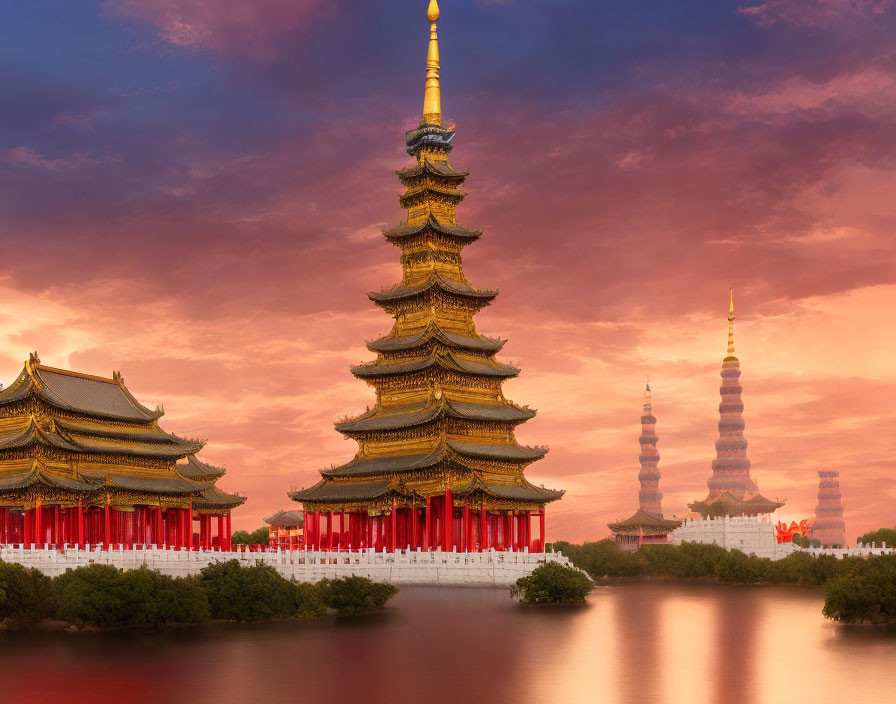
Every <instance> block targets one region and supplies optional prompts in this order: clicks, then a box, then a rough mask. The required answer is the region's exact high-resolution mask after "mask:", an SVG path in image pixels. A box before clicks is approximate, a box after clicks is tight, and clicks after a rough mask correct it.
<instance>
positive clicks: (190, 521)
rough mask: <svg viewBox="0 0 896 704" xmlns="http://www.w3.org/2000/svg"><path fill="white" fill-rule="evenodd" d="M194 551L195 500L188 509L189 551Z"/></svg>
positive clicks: (191, 501) (191, 500)
mask: <svg viewBox="0 0 896 704" xmlns="http://www.w3.org/2000/svg"><path fill="white" fill-rule="evenodd" d="M192 549H193V499H190V506H189V507H188V508H187V550H192Z"/></svg>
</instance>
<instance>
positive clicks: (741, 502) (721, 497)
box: [688, 290, 784, 518]
mask: <svg viewBox="0 0 896 704" xmlns="http://www.w3.org/2000/svg"><path fill="white" fill-rule="evenodd" d="M721 376H722V387H721V388H720V389H719V393H720V394H721V396H722V401H721V403H720V404H719V416H720V418H719V439H718V440H716V459H715V460H713V463H712V476H711V477H710V478H709V480H708V481H707V486H708V487H709V494H708V495H707V497H706V498H705V499H704V500H703V501H695V502H694V503H692V504H688V506H689V507H690V509H691V510H692V511H694V512H696V513H699V514H700V515H701V516H702V517H703V518H708V517H716V516H758V515H760V514H767V513H772V512H774V511H775V510H777V509H778V508H780V507H781V506H783V505H784V503H783V502H781V501H772V500H770V499H767V498H765V497H764V496H762V494H760V493H759V487H758V486H757V485H756V482H755V481H753V479H752V478H751V477H750V460H748V459H747V439H746V438H745V437H744V427H745V424H744V418H743V411H744V403H743V401H742V400H741V392H742V391H743V387H742V386H741V385H740V360H739V359H738V358H737V357H736V356H735V355H734V291H733V290H732V291H731V302H730V306H729V308H728V355H727V356H726V357H725V358H724V359H723V360H722V374H721Z"/></svg>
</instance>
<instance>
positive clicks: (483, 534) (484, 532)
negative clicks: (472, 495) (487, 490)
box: [479, 494, 488, 552]
mask: <svg viewBox="0 0 896 704" xmlns="http://www.w3.org/2000/svg"><path fill="white" fill-rule="evenodd" d="M487 548H488V514H486V512H485V495H484V494H483V496H482V499H481V501H480V503H479V552H482V551H483V550H486V549H487Z"/></svg>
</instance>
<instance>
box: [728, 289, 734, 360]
mask: <svg viewBox="0 0 896 704" xmlns="http://www.w3.org/2000/svg"><path fill="white" fill-rule="evenodd" d="M730 293H731V303H730V305H729V306H728V356H729V357H733V356H734V286H732V287H731V290H730Z"/></svg>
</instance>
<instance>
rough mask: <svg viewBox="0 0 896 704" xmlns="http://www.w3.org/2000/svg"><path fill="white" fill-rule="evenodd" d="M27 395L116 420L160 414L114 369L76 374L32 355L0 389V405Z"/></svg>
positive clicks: (81, 412)
mask: <svg viewBox="0 0 896 704" xmlns="http://www.w3.org/2000/svg"><path fill="white" fill-rule="evenodd" d="M29 396H34V397H37V398H40V399H41V400H43V401H45V402H46V403H48V404H50V405H51V406H55V407H56V408H59V409H62V410H65V411H71V412H74V413H80V414H83V415H88V416H100V417H104V418H113V419H116V420H126V421H142V422H147V421H152V420H156V419H158V418H160V417H161V416H162V415H163V411H162V410H161V409H156V410H155V411H151V410H150V409H148V408H146V406H143V405H142V404H140V403H139V402H138V401H137V399H135V398H134V397H133V396H132V395H131V392H130V391H128V389H127V387H125V385H124V380H123V379H122V377H121V374H119V373H118V372H115V373H114V374H113V376H112V378H111V379H107V378H105V377H99V376H91V375H89V374H80V373H78V372H71V371H68V370H65V369H56V368H54V367H47V366H44V365H42V364H40V360H39V359H38V358H37V357H36V356H35V355H32V356H31V359H30V360H29V361H28V362H26V363H25V368H24V369H23V370H22V372H21V373H20V374H19V376H18V377H17V378H16V380H15V381H14V382H13V383H12V384H10V385H9V386H8V387H7V388H6V389H3V390H2V391H0V406H2V405H7V404H9V403H14V402H15V401H19V400H22V399H25V398H27V397H29Z"/></svg>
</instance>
